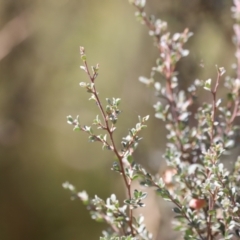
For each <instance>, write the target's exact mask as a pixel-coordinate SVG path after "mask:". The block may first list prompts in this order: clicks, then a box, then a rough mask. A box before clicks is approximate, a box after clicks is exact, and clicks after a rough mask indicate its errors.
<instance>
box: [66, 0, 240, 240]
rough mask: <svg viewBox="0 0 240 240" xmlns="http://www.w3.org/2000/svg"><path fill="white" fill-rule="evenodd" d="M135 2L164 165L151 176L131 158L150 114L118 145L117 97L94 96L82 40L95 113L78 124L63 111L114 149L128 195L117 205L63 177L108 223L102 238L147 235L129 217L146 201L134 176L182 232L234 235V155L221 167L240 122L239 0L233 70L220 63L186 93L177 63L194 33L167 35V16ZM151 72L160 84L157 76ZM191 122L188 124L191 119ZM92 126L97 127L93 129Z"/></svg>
mask: <svg viewBox="0 0 240 240" xmlns="http://www.w3.org/2000/svg"><path fill="white" fill-rule="evenodd" d="M130 3H131V4H132V5H133V6H134V7H135V8H136V9H137V12H136V16H137V19H138V20H139V21H140V22H141V23H143V24H145V25H146V26H147V27H148V29H149V34H150V36H152V37H153V40H154V44H155V46H156V48H157V51H158V53H159V58H158V59H157V60H156V66H154V67H153V68H152V70H151V73H150V77H149V78H146V77H140V78H139V80H140V81H141V82H142V83H144V84H146V85H148V86H151V87H152V88H153V89H154V91H155V93H156V95H157V96H158V99H159V100H158V101H157V102H156V104H155V105H154V108H155V111H156V113H155V117H156V118H158V119H160V120H161V121H163V122H165V126H166V128H167V130H168V135H167V145H166V150H165V153H164V156H163V157H164V159H165V160H166V163H167V166H168V167H167V169H166V171H165V173H164V174H163V175H162V176H153V175H151V174H150V173H148V172H147V171H146V170H145V169H144V168H143V167H142V166H141V165H140V164H137V163H136V162H135V161H134V159H133V152H134V151H135V149H136V147H137V145H138V143H139V141H140V140H141V137H139V134H140V132H141V131H142V129H143V128H145V127H146V125H145V124H146V121H147V120H148V118H149V116H146V117H139V118H138V123H137V124H136V126H135V127H134V128H132V129H130V130H129V134H128V135H127V136H126V137H124V138H123V139H122V142H121V144H122V148H121V149H117V147H116V144H115V139H114V132H115V131H116V124H117V120H118V116H119V114H120V113H121V111H120V109H119V104H120V99H119V98H113V99H109V98H107V99H106V101H107V105H106V106H104V104H103V102H102V101H101V100H100V98H99V95H98V92H97V89H96V85H95V80H96V78H97V76H98V71H99V66H98V65H96V66H92V67H91V68H89V66H88V64H87V58H86V54H85V50H84V48H83V47H80V55H81V59H82V61H83V66H81V69H82V70H83V71H84V72H85V73H86V75H87V77H88V79H89V82H81V83H80V86H81V87H82V88H84V89H85V90H86V91H87V92H88V93H89V94H90V95H91V97H90V100H93V101H94V102H95V103H96V104H97V106H98V108H99V112H100V116H99V115H97V116H96V118H95V119H94V120H93V123H92V125H91V126H86V125H83V124H82V123H81V122H80V120H79V118H78V117H77V118H75V119H74V118H73V117H72V116H68V117H67V121H68V123H69V124H71V125H73V129H74V130H75V131H78V130H80V131H83V132H86V133H87V134H88V136H89V141H90V142H100V143H101V144H102V148H103V149H106V150H109V151H112V152H113V154H114V155H115V156H116V159H117V161H116V162H114V163H113V165H112V170H113V171H115V172H118V173H119V174H120V175H121V176H122V178H123V181H124V184H125V187H126V190H127V196H126V199H125V200H124V202H123V205H121V204H120V202H119V201H118V199H117V197H116V195H114V194H112V195H111V196H110V197H109V198H108V199H107V200H106V201H104V200H103V199H101V198H99V197H98V196H95V197H94V198H89V196H88V194H87V193H86V192H85V191H82V192H77V191H76V189H75V187H74V186H73V185H71V184H70V183H64V184H63V186H64V188H67V189H69V190H70V191H71V192H72V193H73V194H74V196H75V197H76V198H79V199H80V200H82V202H83V203H84V204H85V205H86V206H87V208H88V210H89V211H90V214H91V217H92V218H93V219H94V220H96V221H103V222H106V223H107V224H108V225H109V228H108V229H107V230H105V231H103V236H102V237H101V239H119V238H121V239H129V240H130V239H146V240H148V239H152V234H151V233H149V232H148V231H147V229H146V227H145V225H144V218H143V216H134V215H133V209H136V208H141V207H144V203H143V199H144V198H146V197H147V194H146V193H145V192H142V191H140V190H137V189H135V190H134V189H132V182H133V181H134V180H136V179H138V180H139V181H140V183H141V185H143V186H145V187H152V188H155V189H156V193H157V194H158V195H160V196H161V197H162V198H163V199H165V200H166V201H170V202H172V203H173V204H174V207H173V211H174V213H175V217H174V221H173V225H174V229H175V230H178V231H180V232H181V235H182V237H183V238H184V239H188V240H190V239H201V240H205V239H207V240H213V239H233V237H234V236H235V237H239V236H240V230H239V226H240V225H239V224H240V202H239V201H240V191H239V190H240V188H239V187H240V184H239V174H240V158H237V159H236V160H235V161H234V165H233V167H232V169H231V170H227V168H226V167H225V166H224V164H223V163H222V162H221V157H222V156H223V155H225V154H228V156H229V157H230V156H231V155H229V154H231V149H233V148H234V147H236V144H237V142H236V138H237V135H238V129H239V126H238V125H236V121H235V120H236V118H237V117H238V116H239V115H240V107H239V94H240V24H239V22H240V0H234V6H233V7H232V12H233V17H234V19H235V21H236V23H235V25H234V32H235V36H234V44H235V46H236V58H237V64H236V66H237V67H236V76H234V77H230V76H227V77H225V78H224V77H223V75H224V74H225V70H224V68H223V67H216V69H217V71H216V79H215V80H214V81H212V80H211V79H208V80H206V81H200V80H196V81H195V82H194V83H193V84H192V85H191V86H189V88H188V90H187V91H186V92H184V91H181V90H179V87H178V83H179V78H178V74H177V72H176V70H175V69H176V64H177V62H178V61H179V60H180V59H181V58H182V57H185V56H187V55H188V53H189V51H188V50H186V49H184V44H185V43H186V42H187V41H188V39H189V37H191V36H192V33H191V32H189V30H188V29H185V30H184V31H183V32H182V33H174V34H170V33H169V32H168V27H167V23H166V22H164V21H162V20H160V19H155V17H153V16H151V17H148V16H147V14H146V13H145V0H130ZM156 73H158V74H160V75H161V79H162V78H163V79H164V83H162V81H161V83H160V81H158V80H157V79H158V77H156V75H155V74H156ZM220 81H224V82H225V88H226V90H227V92H226V98H225V99H222V100H221V99H219V98H218V96H217V92H218V88H219V83H220ZM201 88H204V89H205V90H206V91H207V92H208V93H209V94H210V95H211V99H212V100H211V102H209V103H203V104H202V106H200V107H199V108H198V110H197V112H196V113H195V114H193V112H191V111H190V110H189V109H190V107H191V106H196V102H197V93H198V90H199V89H201ZM192 120H194V121H195V123H196V124H195V125H194V126H191V125H190V124H189V122H190V121H191V122H192ZM94 128H97V129H100V130H102V132H103V134H99V135H97V134H95V132H94Z"/></svg>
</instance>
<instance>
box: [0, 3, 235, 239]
mask: <svg viewBox="0 0 240 240" xmlns="http://www.w3.org/2000/svg"><path fill="white" fill-rule="evenodd" d="M231 5H232V1H230V0H178V1H176V0H149V1H148V2H147V12H148V13H152V14H155V15H156V16H157V17H158V18H161V19H163V20H166V21H168V24H169V29H170V31H171V32H176V31H177V32H180V31H183V30H184V29H185V28H186V27H188V28H189V29H190V30H191V31H193V32H194V36H193V37H192V38H191V39H190V41H189V43H188V44H187V48H188V49H190V50H191V53H190V55H189V56H188V57H187V58H185V59H183V60H182V61H181V62H180V63H179V64H178V70H179V72H180V79H181V80H180V86H181V88H183V89H185V88H187V86H188V85H189V84H190V83H191V82H192V81H193V80H194V79H196V78H199V79H207V78H214V77H215V76H216V69H215V64H218V65H219V66H224V67H225V68H226V69H227V70H228V73H229V74H231V70H230V69H231V68H230V66H231V65H232V64H233V63H234V62H235V58H234V46H233V44H232V40H231V39H232V34H233V31H232V25H233V20H232V18H231V12H230V7H231ZM134 12H135V9H134V8H133V7H132V6H130V5H129V4H128V1H127V0H118V1H116V0H115V1H109V0H101V1H96V0H35V1H30V0H18V1H15V0H7V1H6V0H0V239H2V240H77V239H78V240H79V239H98V237H99V236H100V234H101V230H102V229H103V228H104V227H105V226H104V225H103V224H99V223H95V222H94V221H92V220H91V219H90V216H89V214H88V212H87V210H86V209H85V207H84V206H83V205H82V204H81V202H78V201H70V194H69V192H67V191H65V190H64V189H63V188H62V183H63V182H65V181H69V182H71V183H72V184H74V185H75V186H76V187H77V189H79V190H82V189H86V190H87V191H88V193H89V195H90V196H94V195H95V194H97V195H98V196H100V197H102V198H104V199H105V198H107V197H108V196H109V195H110V194H111V193H112V192H114V193H116V194H117V195H118V196H119V198H120V199H123V197H124V194H125V192H124V188H123V184H122V182H121V179H120V178H119V176H116V174H115V173H113V172H111V171H110V167H111V163H112V161H113V160H114V157H113V156H112V154H111V153H109V152H107V151H102V150H101V146H100V144H97V143H96V144H90V143H88V140H87V136H86V135H85V134H84V133H83V132H80V133H76V132H73V131H72V128H71V126H69V125H67V123H66V116H67V115H72V116H76V115H80V121H81V122H82V123H85V124H89V123H91V121H92V119H93V117H94V116H95V115H96V114H97V108H96V106H95V105H94V104H93V103H92V102H90V101H88V100H87V99H88V98H89V96H88V95H87V93H85V91H84V90H83V89H81V88H80V87H79V85H78V84H79V82H81V81H85V80H87V78H86V76H85V74H84V73H83V72H82V71H81V70H80V69H79V65H80V64H81V61H80V57H79V46H80V45H82V46H84V47H85V49H86V53H87V56H88V61H89V62H90V63H91V64H93V65H94V64H96V63H100V75H99V78H98V79H97V88H98V91H99V92H100V97H101V99H103V100H104V99H105V98H106V97H110V98H111V97H120V98H122V104H121V109H122V110H123V112H122V114H121V116H120V119H119V123H118V132H117V134H116V136H115V137H116V139H117V140H119V141H118V142H120V139H121V137H123V136H125V135H126V134H127V129H129V128H131V127H132V126H133V125H135V123H136V122H137V116H138V115H142V116H144V115H147V114H150V116H151V118H150V121H149V126H148V128H147V130H144V132H143V137H144V141H142V142H141V144H140V147H139V148H138V150H137V152H136V153H135V159H136V161H138V162H140V163H142V164H143V165H144V166H145V167H146V168H147V169H148V170H149V171H151V172H158V171H161V168H163V167H162V166H163V160H162V157H161V156H162V153H163V150H164V146H165V129H164V125H163V123H162V122H161V121H159V120H157V119H154V110H153V108H152V105H153V103H154V102H155V100H156V99H155V97H154V93H153V91H152V89H148V88H146V87H145V86H144V85H142V84H141V83H139V82H138V77H139V76H140V75H143V76H149V73H150V69H151V67H152V66H153V65H154V63H155V59H156V58H157V51H156V49H155V48H154V46H153V44H152V39H151V38H150V37H149V36H148V32H147V29H146V28H145V26H142V25H141V24H139V23H138V22H137V21H136V19H135V17H134ZM203 66H204V67H203ZM207 97H208V96H205V95H203V94H202V95H201V96H200V97H199V101H202V99H206V98H207ZM150 196H151V197H150V198H149V201H150V204H149V205H150V207H149V208H147V210H146V209H145V210H144V211H145V214H146V217H147V224H148V226H149V227H150V229H151V230H152V231H153V232H154V236H155V239H162V240H167V239H169V240H170V239H176V238H175V235H174V233H172V234H170V232H172V231H171V230H169V229H171V228H170V225H169V217H167V216H169V215H171V210H170V209H168V208H167V210H166V208H165V206H164V207H163V205H162V204H163V203H162V201H161V200H160V199H159V198H158V197H155V195H154V194H153V193H150ZM156 209H159V211H158V210H156ZM148 215H150V216H151V217H152V220H151V219H149V218H148ZM153 216H154V217H153Z"/></svg>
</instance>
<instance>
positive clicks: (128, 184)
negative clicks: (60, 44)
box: [80, 47, 135, 237]
mask: <svg viewBox="0 0 240 240" xmlns="http://www.w3.org/2000/svg"><path fill="white" fill-rule="evenodd" d="M80 55H81V56H85V53H84V48H82V47H80ZM83 63H84V66H85V71H86V73H87V75H88V77H89V79H90V81H91V83H92V84H93V87H92V94H93V95H94V97H95V99H96V103H97V106H98V107H99V110H100V112H101V115H102V118H103V120H104V123H105V126H104V129H105V130H106V131H107V133H108V135H109V137H110V141H111V144H112V150H113V152H114V153H115V155H116V157H117V159H118V161H119V164H120V169H121V173H122V176H123V179H124V183H125V186H126V188H127V194H128V197H129V199H131V198H132V193H131V179H129V178H128V177H127V175H126V173H125V169H124V162H123V155H121V154H119V152H118V150H117V147H116V144H115V141H114V138H113V130H112V127H110V125H109V122H108V117H107V115H106V113H105V111H104V109H103V106H102V103H101V101H100V99H99V96H98V93H97V91H96V87H95V79H96V77H97V72H96V71H94V73H93V75H92V74H91V73H90V71H89V67H88V64H87V61H86V59H85V58H83ZM129 227H130V230H131V235H132V236H133V237H134V236H135V233H134V229H133V210H132V209H131V208H130V207H129Z"/></svg>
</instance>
